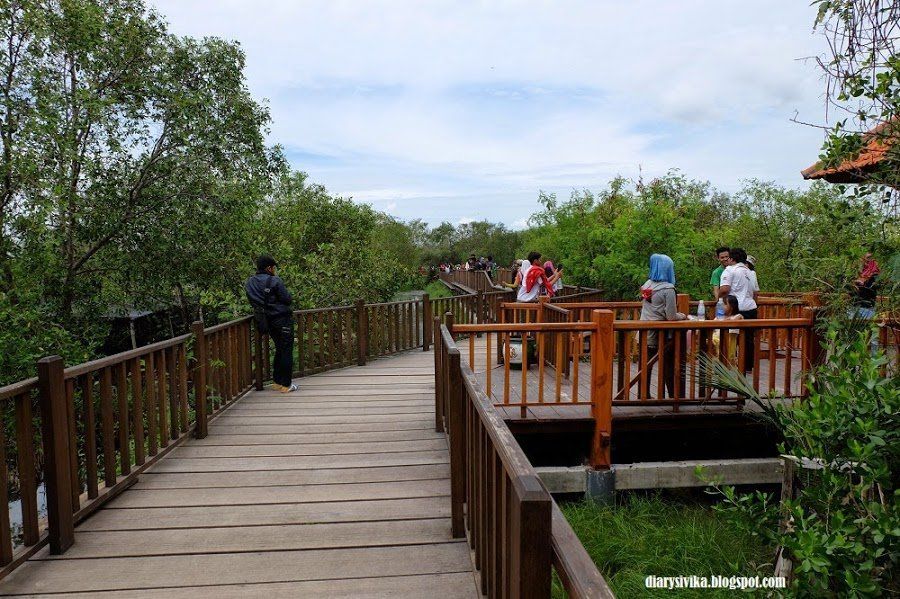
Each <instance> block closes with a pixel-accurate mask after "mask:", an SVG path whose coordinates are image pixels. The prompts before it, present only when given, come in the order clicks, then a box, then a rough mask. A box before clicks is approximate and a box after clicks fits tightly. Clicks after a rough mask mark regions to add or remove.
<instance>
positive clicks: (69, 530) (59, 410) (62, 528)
mask: <svg viewBox="0 0 900 599" xmlns="http://www.w3.org/2000/svg"><path fill="white" fill-rule="evenodd" d="M37 367H38V386H39V388H40V405H41V433H42V436H43V444H44V460H45V463H44V468H45V476H46V478H45V479H44V482H45V484H46V486H47V535H48V537H49V541H50V553H52V554H54V555H59V554H61V553H64V552H65V551H66V549H68V548H69V547H71V546H72V544H73V543H74V542H75V521H74V518H73V514H72V476H71V469H70V467H69V460H70V459H71V458H70V456H69V435H70V434H72V435H74V434H75V431H70V430H69V423H68V418H67V411H66V384H65V378H64V376H63V359H62V358H61V357H59V356H50V357H48V358H42V359H40V360H38V363H37Z"/></svg>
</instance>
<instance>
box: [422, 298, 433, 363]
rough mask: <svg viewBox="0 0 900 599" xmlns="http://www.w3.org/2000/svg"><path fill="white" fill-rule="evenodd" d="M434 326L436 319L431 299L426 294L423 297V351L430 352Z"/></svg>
mask: <svg viewBox="0 0 900 599" xmlns="http://www.w3.org/2000/svg"><path fill="white" fill-rule="evenodd" d="M432 324H434V317H433V316H432V315H431V297H429V295H428V294H427V293H426V294H425V295H423V296H422V351H428V346H429V344H430V343H431V337H432V336H433V333H432V332H431V325H432Z"/></svg>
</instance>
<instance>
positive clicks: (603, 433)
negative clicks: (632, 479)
mask: <svg viewBox="0 0 900 599" xmlns="http://www.w3.org/2000/svg"><path fill="white" fill-rule="evenodd" d="M614 320H615V313H614V312H613V311H611V310H593V311H592V312H591V322H593V323H594V327H595V328H594V332H593V334H592V335H591V415H592V416H593V418H594V437H593V440H592V441H591V458H590V459H591V467H592V468H597V469H604V470H605V469H607V468H609V467H610V464H611V456H610V445H611V442H612V398H613V374H612V365H613V353H614V351H615V335H614V333H613V321H614Z"/></svg>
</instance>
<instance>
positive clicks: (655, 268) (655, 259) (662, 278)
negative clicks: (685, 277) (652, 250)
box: [649, 254, 675, 285]
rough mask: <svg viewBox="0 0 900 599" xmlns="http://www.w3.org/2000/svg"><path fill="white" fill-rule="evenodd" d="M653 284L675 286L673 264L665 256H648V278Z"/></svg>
mask: <svg viewBox="0 0 900 599" xmlns="http://www.w3.org/2000/svg"><path fill="white" fill-rule="evenodd" d="M649 279H650V280H651V281H654V282H665V283H671V284H673V285H674V284H675V263H674V262H672V259H671V258H669V257H668V256H666V255H665V254H653V255H652V256H650V276H649Z"/></svg>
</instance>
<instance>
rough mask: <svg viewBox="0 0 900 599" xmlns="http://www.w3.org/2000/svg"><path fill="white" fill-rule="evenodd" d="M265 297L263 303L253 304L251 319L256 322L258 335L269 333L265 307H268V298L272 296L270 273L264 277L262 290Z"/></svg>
mask: <svg viewBox="0 0 900 599" xmlns="http://www.w3.org/2000/svg"><path fill="white" fill-rule="evenodd" d="M263 296H264V297H265V299H264V302H263V305H261V306H260V305H258V304H254V305H253V320H254V321H255V322H256V330H257V331H258V332H259V334H260V335H268V334H269V315H268V314H266V308H268V307H269V298H270V297H272V275H269V278H268V279H266V288H265V290H264V291H263Z"/></svg>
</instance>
